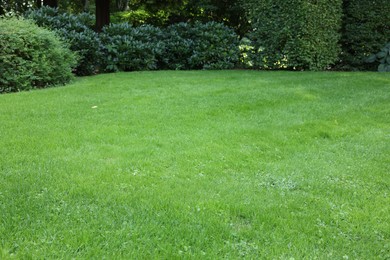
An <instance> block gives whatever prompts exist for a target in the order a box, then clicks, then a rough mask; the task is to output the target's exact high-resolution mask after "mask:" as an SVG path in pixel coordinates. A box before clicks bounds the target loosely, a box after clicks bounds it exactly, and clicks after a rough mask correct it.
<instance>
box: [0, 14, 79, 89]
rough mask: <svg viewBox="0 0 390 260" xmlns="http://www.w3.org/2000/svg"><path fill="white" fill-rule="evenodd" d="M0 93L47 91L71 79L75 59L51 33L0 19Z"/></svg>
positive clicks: (24, 21) (32, 24)
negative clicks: (37, 89) (40, 89)
mask: <svg viewBox="0 0 390 260" xmlns="http://www.w3.org/2000/svg"><path fill="white" fill-rule="evenodd" d="M0 46H2V47H1V49H0V93H3V92H15V91H22V90H29V89H34V88H45V87H47V86H51V85H55V84H64V83H66V82H68V81H69V80H70V79H71V78H72V68H73V67H74V66H75V65H76V56H75V54H73V53H72V52H71V51H70V50H69V49H68V48H67V46H66V45H65V44H64V43H63V42H61V41H60V39H59V38H58V37H57V36H56V35H55V34H54V33H53V32H51V31H49V30H46V29H44V28H40V27H38V26H36V25H35V24H34V23H32V22H30V21H27V20H24V19H18V18H0Z"/></svg>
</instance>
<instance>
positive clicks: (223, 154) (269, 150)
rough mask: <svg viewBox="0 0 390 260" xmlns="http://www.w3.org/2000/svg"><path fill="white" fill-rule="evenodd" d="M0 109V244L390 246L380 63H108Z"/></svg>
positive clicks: (388, 139) (91, 254)
mask: <svg viewBox="0 0 390 260" xmlns="http://www.w3.org/2000/svg"><path fill="white" fill-rule="evenodd" d="M0 111H1V112H0V180H1V181H0V259H8V258H13V257H15V258H20V259H25V258H32V259H36V258H65V259H70V258H87V259H88V258H97V259H101V258H104V257H105V258H107V259H118V258H124V259H128V258H133V259H139V258H143V259H150V258H159V259H172V258H173V259H177V258H197V259H199V258H201V259H215V258H228V259H235V258H239V257H245V258H252V259H256V258H275V259H279V258H281V259H289V258H295V259H302V258H307V259H313V258H320V259H348V258H349V259H389V258H390V74H389V73H387V74H385V73H383V74H380V73H330V72H329V73H324V72H322V73H321V72H318V73H313V72H258V71H199V72H192V71H190V72H175V71H171V72H136V73H117V74H108V75H99V76H94V77H87V78H81V79H77V80H76V81H75V82H74V83H73V84H71V85H69V86H66V87H59V88H52V89H46V90H38V91H32V92H25V93H17V94H6V95H1V96H0Z"/></svg>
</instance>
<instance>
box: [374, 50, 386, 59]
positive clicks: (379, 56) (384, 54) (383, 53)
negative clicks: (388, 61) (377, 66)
mask: <svg viewBox="0 0 390 260" xmlns="http://www.w3.org/2000/svg"><path fill="white" fill-rule="evenodd" d="M376 56H377V57H378V58H379V59H381V58H384V57H386V52H384V51H381V52H378V53H377V54H376Z"/></svg>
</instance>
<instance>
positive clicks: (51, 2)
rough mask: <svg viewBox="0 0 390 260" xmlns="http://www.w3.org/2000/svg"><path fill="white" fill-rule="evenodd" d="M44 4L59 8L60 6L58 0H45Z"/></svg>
mask: <svg viewBox="0 0 390 260" xmlns="http://www.w3.org/2000/svg"><path fill="white" fill-rule="evenodd" d="M43 5H46V6H50V7H53V8H57V7H58V2H57V0H43Z"/></svg>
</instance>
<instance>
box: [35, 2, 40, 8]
mask: <svg viewBox="0 0 390 260" xmlns="http://www.w3.org/2000/svg"><path fill="white" fill-rule="evenodd" d="M35 4H36V5H37V8H41V7H42V0H36V1H35Z"/></svg>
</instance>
